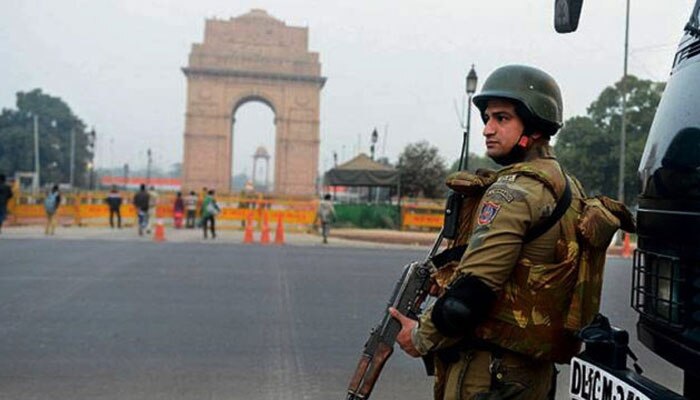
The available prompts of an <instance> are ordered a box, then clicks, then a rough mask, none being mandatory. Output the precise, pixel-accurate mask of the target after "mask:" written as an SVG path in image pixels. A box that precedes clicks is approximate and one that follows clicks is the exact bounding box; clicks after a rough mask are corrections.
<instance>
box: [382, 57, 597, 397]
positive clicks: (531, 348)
mask: <svg viewBox="0 0 700 400" xmlns="http://www.w3.org/2000/svg"><path fill="white" fill-rule="evenodd" d="M474 104H475V105H476V106H477V108H478V109H479V111H480V112H481V116H482V119H483V121H484V125H485V126H484V130H483V136H484V138H485V142H486V151H487V154H488V156H489V157H490V158H491V159H493V160H494V161H496V162H497V163H499V164H500V165H502V166H503V168H502V169H500V170H499V171H498V172H496V175H495V176H493V179H494V181H493V183H490V186H488V187H487V188H486V189H485V193H484V195H483V197H482V198H481V199H480V202H479V204H478V210H480V211H478V212H477V213H476V214H475V216H474V217H473V221H471V223H470V224H466V223H464V222H460V226H469V227H471V232H470V235H469V236H465V237H466V238H468V239H465V240H466V241H467V242H468V246H467V247H466V251H465V253H464V255H462V256H461V258H458V259H457V260H456V261H455V263H456V267H455V269H454V273H453V274H452V275H451V276H450V279H448V280H447V281H446V282H445V284H444V285H442V286H441V292H440V295H439V297H438V299H437V301H436V302H435V303H434V305H433V306H431V307H430V308H429V309H427V310H426V311H425V312H424V313H423V315H422V316H421V319H420V322H417V321H414V320H412V319H410V318H407V317H406V316H404V315H402V314H400V313H399V312H398V311H397V310H396V309H394V308H390V310H389V312H390V313H391V315H392V316H393V317H394V318H396V319H397V320H398V321H399V322H400V323H401V325H402V328H401V331H400V332H399V334H398V337H397V342H398V343H399V346H400V347H401V348H402V349H403V350H404V351H405V352H406V353H407V354H409V355H411V356H413V357H418V356H426V355H428V356H430V357H432V358H433V360H435V363H436V371H437V374H436V380H435V388H434V393H435V398H436V399H439V400H447V399H450V400H451V399H477V398H478V399H487V398H488V399H517V400H542V399H553V398H554V397H553V396H554V393H555V387H554V386H555V385H554V383H555V382H556V369H555V367H554V363H555V362H560V363H561V362H563V363H565V362H568V360H570V359H571V357H572V356H573V355H574V354H576V352H577V351H578V346H579V344H580V342H578V340H577V339H576V338H575V337H574V334H573V331H572V330H569V329H567V328H566V326H565V322H567V321H566V320H567V318H566V317H567V315H568V312H569V305H570V304H571V300H572V298H573V296H574V290H573V288H574V286H573V284H572V279H573V283H574V284H575V283H576V276H577V274H576V263H577V259H576V258H575V255H572V253H570V252H572V251H576V250H570V249H576V248H578V247H577V244H576V241H577V237H576V221H577V220H578V216H579V215H580V213H581V210H580V209H579V208H580V206H579V204H580V203H581V202H582V201H583V200H582V198H584V197H585V195H584V193H583V189H582V188H581V186H580V184H579V183H578V182H577V181H576V179H575V178H573V177H572V176H571V175H569V174H566V173H565V172H564V171H563V169H562V168H561V166H560V165H559V163H558V162H557V160H556V158H555V157H554V154H553V152H552V148H551V146H550V144H549V141H550V138H551V137H552V136H553V135H554V134H556V133H557V131H558V130H559V129H560V128H561V126H562V96H561V92H560V90H559V86H558V85H557V83H556V81H555V80H554V78H552V77H551V76H550V75H548V74H547V73H545V72H544V71H541V70H539V69H536V68H532V67H527V66H522V65H511V66H505V67H501V68H499V69H497V70H496V71H494V72H493V73H492V74H491V75H490V76H489V77H488V79H487V80H486V82H485V83H484V86H483V88H482V91H481V93H480V94H478V95H477V96H475V97H474ZM455 174H456V175H459V174H465V178H466V174H469V173H468V172H464V171H463V172H458V173H455ZM470 176H473V175H470ZM457 181H459V176H458V177H456V178H454V180H451V178H450V177H448V183H450V182H453V183H454V182H457ZM460 182H465V180H461V181H460ZM572 199H573V201H572ZM465 244H466V243H465Z"/></svg>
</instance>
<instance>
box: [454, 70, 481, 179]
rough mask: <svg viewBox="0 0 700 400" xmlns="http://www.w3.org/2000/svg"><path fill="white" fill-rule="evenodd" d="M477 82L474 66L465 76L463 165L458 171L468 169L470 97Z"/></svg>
mask: <svg viewBox="0 0 700 400" xmlns="http://www.w3.org/2000/svg"><path fill="white" fill-rule="evenodd" d="M477 82H478V77H477V76H476V70H474V64H472V68H471V69H470V70H469V73H468V74H467V88H466V90H467V96H468V99H467V121H466V123H465V124H464V126H465V129H464V140H463V142H462V154H461V156H462V157H461V158H462V160H463V163H464V165H460V166H459V170H460V171H461V170H467V169H468V168H469V132H470V128H471V119H472V95H473V94H474V93H475V92H476V84H477Z"/></svg>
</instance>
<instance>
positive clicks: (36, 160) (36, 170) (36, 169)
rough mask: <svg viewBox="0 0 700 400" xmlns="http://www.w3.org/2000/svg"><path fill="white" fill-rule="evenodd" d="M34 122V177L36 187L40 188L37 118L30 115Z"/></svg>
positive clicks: (34, 115)
mask: <svg viewBox="0 0 700 400" xmlns="http://www.w3.org/2000/svg"><path fill="white" fill-rule="evenodd" d="M32 117H33V120H34V175H35V176H36V187H37V188H38V187H40V186H41V181H40V180H39V169H40V168H39V116H38V115H36V114H33V115H32Z"/></svg>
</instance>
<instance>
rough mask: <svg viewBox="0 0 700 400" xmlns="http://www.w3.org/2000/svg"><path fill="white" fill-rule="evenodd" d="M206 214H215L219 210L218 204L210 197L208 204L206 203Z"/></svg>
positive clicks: (217, 213)
mask: <svg viewBox="0 0 700 400" xmlns="http://www.w3.org/2000/svg"><path fill="white" fill-rule="evenodd" d="M206 211H207V214H209V215H213V216H217V215H219V212H220V211H221V210H220V209H219V206H218V205H217V204H216V202H215V201H214V200H213V199H212V200H211V201H210V202H209V204H207V209H206Z"/></svg>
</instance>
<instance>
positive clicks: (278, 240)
mask: <svg viewBox="0 0 700 400" xmlns="http://www.w3.org/2000/svg"><path fill="white" fill-rule="evenodd" d="M275 244H284V224H282V213H280V215H279V217H277V230H275Z"/></svg>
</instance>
